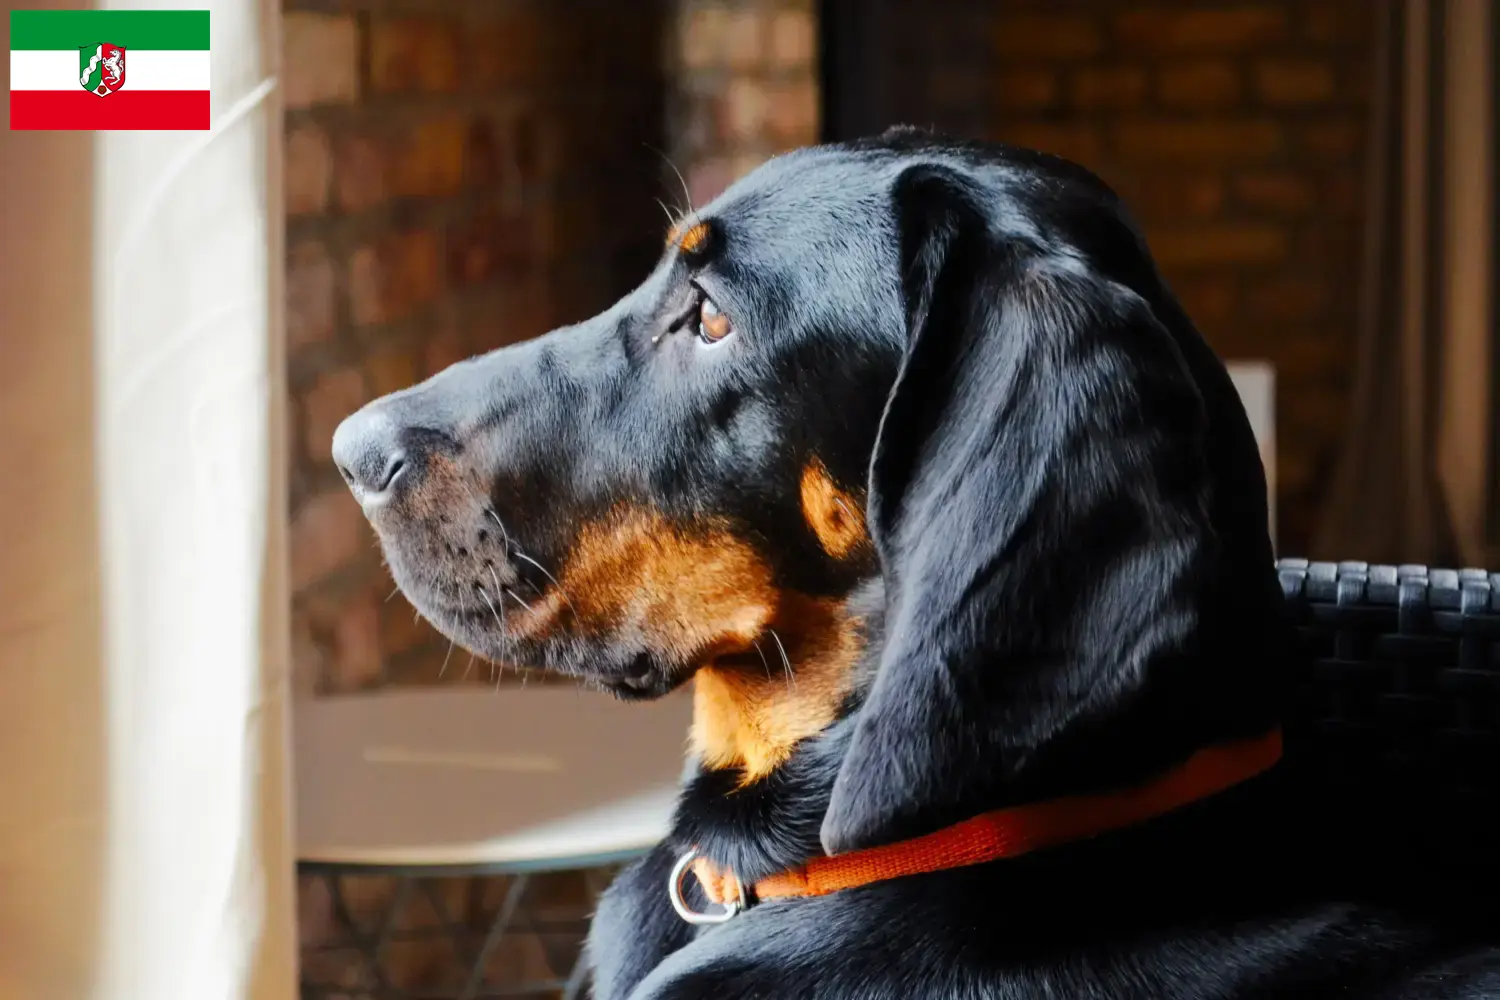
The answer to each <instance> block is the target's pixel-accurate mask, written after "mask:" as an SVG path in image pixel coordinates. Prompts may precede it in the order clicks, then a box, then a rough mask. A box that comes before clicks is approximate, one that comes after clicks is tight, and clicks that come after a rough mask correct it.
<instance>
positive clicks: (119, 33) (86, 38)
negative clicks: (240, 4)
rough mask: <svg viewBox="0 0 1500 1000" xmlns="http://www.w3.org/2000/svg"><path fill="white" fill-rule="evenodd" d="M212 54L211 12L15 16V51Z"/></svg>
mask: <svg viewBox="0 0 1500 1000" xmlns="http://www.w3.org/2000/svg"><path fill="white" fill-rule="evenodd" d="M100 42H105V43H108V44H110V45H118V46H120V47H121V48H123V49H125V50H126V51H127V52H128V51H129V50H130V49H206V48H208V11H206V10H13V11H11V12H10V47H11V48H12V49H76V48H80V47H82V46H84V45H98V44H99V43H100Z"/></svg>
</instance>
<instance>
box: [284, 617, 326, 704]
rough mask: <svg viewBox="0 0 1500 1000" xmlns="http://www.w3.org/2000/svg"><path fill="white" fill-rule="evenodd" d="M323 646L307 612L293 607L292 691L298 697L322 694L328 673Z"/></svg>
mask: <svg viewBox="0 0 1500 1000" xmlns="http://www.w3.org/2000/svg"><path fill="white" fill-rule="evenodd" d="M324 664H325V657H324V654H323V646H322V644H320V643H319V642H318V641H317V638H316V637H315V636H314V635H313V632H312V626H311V624H310V623H309V622H308V620H307V613H306V611H304V610H303V609H302V608H300V607H297V606H296V605H294V606H293V608H292V693H293V695H294V696H295V697H298V698H308V697H312V696H313V695H317V694H320V693H321V692H322V689H323V678H324V675H325V673H326V670H325V665H324Z"/></svg>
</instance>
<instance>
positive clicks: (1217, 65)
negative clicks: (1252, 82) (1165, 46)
mask: <svg viewBox="0 0 1500 1000" xmlns="http://www.w3.org/2000/svg"><path fill="white" fill-rule="evenodd" d="M1242 89H1243V88H1242V85H1241V82H1240V72H1239V69H1238V68H1237V67H1236V66H1235V65H1234V64H1233V63H1231V62H1227V61H1220V60H1214V61H1201V62H1188V63H1177V64H1171V65H1167V66H1163V67H1162V68H1161V70H1160V72H1159V73H1158V74H1157V78H1156V96H1157V99H1158V100H1160V101H1161V103H1162V104H1163V105H1165V106H1167V107H1177V108H1220V107H1225V106H1227V105H1231V104H1235V103H1236V102H1238V101H1239V99H1240V95H1241V92H1242Z"/></svg>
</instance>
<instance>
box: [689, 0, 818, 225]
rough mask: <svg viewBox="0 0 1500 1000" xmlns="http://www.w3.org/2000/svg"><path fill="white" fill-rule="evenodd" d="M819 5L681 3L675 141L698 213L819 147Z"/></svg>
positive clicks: (728, 0) (765, 0)
mask: <svg viewBox="0 0 1500 1000" xmlns="http://www.w3.org/2000/svg"><path fill="white" fill-rule="evenodd" d="M814 6H815V5H814V4H813V2H812V0H717V2H712V0H679V2H678V3H677V4H676V8H675V18H674V21H675V23H674V25H673V29H672V38H671V43H670V45H669V48H668V68H669V73H670V77H671V79H672V89H673V94H672V101H671V106H670V107H669V109H668V116H667V122H668V140H669V142H670V151H671V156H672V160H673V162H674V163H676V164H677V165H678V167H679V168H680V169H681V170H682V173H683V176H684V179H685V183H686V186H687V189H688V193H689V195H690V197H691V200H692V203H693V204H694V205H702V204H703V203H705V202H707V201H708V200H709V199H711V198H712V197H713V196H714V195H716V194H718V193H719V192H720V191H722V190H723V189H724V188H725V187H727V186H728V185H729V183H730V182H731V181H733V180H734V179H735V178H737V177H740V176H742V175H744V174H746V173H748V172H749V171H750V170H752V169H754V168H755V167H756V166H757V165H758V164H759V163H761V162H762V161H764V160H765V159H766V158H767V157H769V156H772V155H774V154H776V153H779V152H784V151H786V150H788V149H795V148H797V147H798V146H806V145H810V144H812V143H815V142H817V141H818V138H819V120H818V118H819V100H818V93H819V90H818V77H817V72H818V64H817V50H818V37H817V19H816V17H815V14H814Z"/></svg>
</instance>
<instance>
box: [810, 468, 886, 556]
mask: <svg viewBox="0 0 1500 1000" xmlns="http://www.w3.org/2000/svg"><path fill="white" fill-rule="evenodd" d="M802 516H803V518H804V519H805V520H806V521H807V526H808V527H809V528H811V529H812V532H813V534H814V535H816V536H817V539H818V544H820V545H822V546H823V551H825V552H827V553H828V554H829V555H831V556H833V558H835V559H846V558H848V557H849V556H851V555H854V554H856V553H857V552H860V551H862V550H864V549H866V548H868V546H869V544H870V536H869V534H868V533H867V532H866V530H865V518H864V512H863V511H862V510H861V509H860V505H859V503H858V501H856V500H855V499H854V497H852V496H850V495H849V493H847V492H846V491H845V490H842V489H840V488H839V486H838V484H837V483H835V482H834V481H833V476H831V475H830V474H829V472H828V469H827V467H826V466H824V465H823V463H822V461H821V460H819V459H817V458H814V459H812V461H810V462H808V463H807V465H806V466H805V467H804V468H803V470H802Z"/></svg>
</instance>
